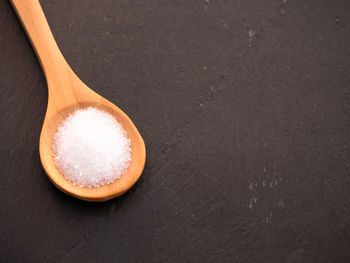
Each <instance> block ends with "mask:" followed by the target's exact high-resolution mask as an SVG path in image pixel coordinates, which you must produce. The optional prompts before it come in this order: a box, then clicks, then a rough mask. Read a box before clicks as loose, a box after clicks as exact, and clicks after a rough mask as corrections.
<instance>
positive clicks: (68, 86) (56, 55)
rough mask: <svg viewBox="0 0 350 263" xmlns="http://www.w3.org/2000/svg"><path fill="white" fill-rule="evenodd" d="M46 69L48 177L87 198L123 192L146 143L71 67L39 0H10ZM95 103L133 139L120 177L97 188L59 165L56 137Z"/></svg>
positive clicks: (43, 143) (140, 164) (43, 139)
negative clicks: (76, 180) (75, 179)
mask: <svg viewBox="0 0 350 263" xmlns="http://www.w3.org/2000/svg"><path fill="white" fill-rule="evenodd" d="M11 3H12V5H13V7H14V9H15V10H16V13H17V15H18V17H19V18H20V20H21V22H22V25H23V27H24V28H25V30H26V32H27V34H28V37H29V39H30V40H31V43H32V46H33V48H34V49H35V51H36V54H37V56H38V58H39V60H40V64H41V66H42V69H43V71H44V72H45V76H46V81H47V86H48V90H49V96H48V105H47V109H46V115H45V120H44V124H43V126H42V130H41V135H40V147H39V151H40V159H41V163H42V165H43V167H44V170H45V171H46V174H47V176H48V177H49V179H50V180H51V181H52V182H53V183H54V184H55V185H56V186H57V187H58V188H59V189H60V190H62V191H63V192H65V193H67V194H70V195H72V196H74V197H77V198H79V199H82V200H86V201H93V202H102V201H106V200H109V199H112V198H114V197H117V196H120V195H122V194H124V193H125V192H126V191H127V190H129V189H130V188H131V187H132V186H133V185H134V184H135V183H136V181H137V180H138V179H139V178H140V176H141V173H142V171H143V168H144V165H145V159H146V151H145V144H144V142H143V139H142V137H141V135H140V134H139V132H138V130H137V129H136V127H135V125H134V124H133V123H132V121H131V120H130V118H129V117H128V116H127V115H126V114H125V113H124V112H123V111H121V110H120V109H119V108H118V107H116V106H115V105H114V104H112V103H111V102H109V101H108V100H106V99H104V98H103V97H101V96H100V95H98V94H97V93H95V92H94V91H92V90H91V89H90V88H88V87H87V86H86V85H85V84H84V83H83V82H82V81H81V80H80V79H79V78H78V77H77V76H76V75H75V73H74V72H73V71H72V69H71V68H70V67H69V65H68V63H67V62H66V60H65V59H64V57H63V56H62V54H61V52H60V50H59V48H58V46H57V44H56V41H55V39H54V37H53V35H52V33H51V30H50V28H49V25H48V23H47V21H46V18H45V15H44V13H43V11H42V8H41V6H40V2H39V0H25V1H22V0H11ZM86 107H95V108H98V109H100V110H103V111H105V112H108V113H110V114H112V115H113V116H114V117H115V119H116V120H117V121H118V122H119V123H120V124H121V125H122V127H123V128H124V130H125V131H126V133H127V136H128V138H129V139H130V146H131V163H130V167H129V168H128V169H127V171H126V172H125V173H124V174H123V175H121V177H120V178H119V179H118V180H115V181H114V182H112V183H111V184H106V185H103V186H101V187H98V188H88V187H79V186H74V185H73V184H72V183H71V182H69V181H67V180H66V179H65V177H64V175H63V174H61V173H60V171H59V170H58V169H57V167H56V165H55V162H54V154H53V148H52V144H53V137H54V134H55V133H56V131H57V127H58V126H59V125H60V123H61V122H62V121H63V120H64V119H66V118H67V117H68V115H69V114H70V113H72V112H74V111H75V110H77V109H79V108H86Z"/></svg>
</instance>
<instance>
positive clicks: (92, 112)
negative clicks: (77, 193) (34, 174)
mask: <svg viewBox="0 0 350 263" xmlns="http://www.w3.org/2000/svg"><path fill="white" fill-rule="evenodd" d="M53 140H54V143H53V153H54V160H55V164H56V167H57V168H58V170H59V171H60V172H61V173H62V174H63V175H64V177H65V178H66V179H67V180H68V181H70V182H71V183H72V184H74V185H78V186H80V187H90V188H91V187H99V186H102V185H104V184H110V183H112V182H113V181H115V180H116V179H118V178H120V176H121V175H122V174H123V173H125V171H126V170H127V169H128V167H129V165H130V162H131V148H130V139H128V138H127V134H126V132H125V130H124V129H123V127H122V126H121V124H120V123H119V122H117V120H116V119H115V118H114V117H113V116H112V115H111V114H109V113H107V112H105V111H101V110H99V109H96V108H93V107H88V108H85V109H78V110H76V111H74V112H73V113H71V114H70V115H69V116H68V117H67V118H66V119H65V120H64V121H62V123H61V124H60V126H59V127H58V128H57V132H56V134H55V135H54V138H53Z"/></svg>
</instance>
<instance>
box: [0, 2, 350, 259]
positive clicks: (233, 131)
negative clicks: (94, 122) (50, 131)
mask: <svg viewBox="0 0 350 263" xmlns="http://www.w3.org/2000/svg"><path fill="white" fill-rule="evenodd" d="M283 2H284V1H282V0H281V1H279V0H265V1H258V0H245V1H242V0H241V1H238V0H237V1H235V0H232V1H214V0H211V1H209V3H208V1H204V0H203V1H177V0H174V1H154V0H147V1H144V0H135V1H126V0H125V1H124V0H116V1H110V0H89V1H86V0H75V1H62V0H60V1H58V0H47V1H41V3H42V6H43V9H44V12H45V14H46V17H47V19H48V22H49V24H50V26H51V29H52V31H53V34H54V36H55V39H56V41H57V43H58V46H59V47H60V49H61V51H62V53H63V54H64V56H65V58H66V59H67V61H68V62H69V64H70V66H71V67H72V68H73V70H74V71H75V72H76V73H77V75H78V76H79V77H80V78H81V79H82V80H83V81H84V82H85V83H86V84H87V85H88V86H89V87H91V88H92V89H93V90H95V91H96V92H97V93H99V94H101V95H102V96H104V97H106V98H109V99H110V100H111V101H112V102H113V103H115V104H116V105H118V106H120V108H122V109H123V110H124V111H125V112H126V113H127V114H128V115H129V116H132V119H133V121H134V123H135V124H136V126H137V127H138V129H139V131H140V132H141V134H142V136H143V138H144V139H145V142H146V147H147V156H148V157H147V162H146V166H145V170H144V173H143V175H142V177H141V178H140V180H139V181H138V182H137V183H136V184H135V186H134V187H133V188H131V189H130V191H128V192H127V193H126V194H125V195H123V196H121V197H120V198H116V199H113V200H111V201H108V202H104V203H99V204H94V203H88V202H83V201H80V200H76V199H74V198H71V197H69V196H67V195H65V194H63V193H61V191H58V190H57V189H56V188H55V187H54V186H53V185H52V184H51V183H50V181H49V180H48V179H47V178H46V176H45V172H44V171H43V169H42V166H41V163H40V158H39V152H38V149H37V145H38V141H39V136H40V130H41V124H42V122H43V120H44V112H45V108H46V103H47V88H46V84H45V79H44V76H43V74H42V71H41V69H40V65H39V63H38V61H37V60H36V57H35V54H34V52H33V49H32V47H31V46H30V43H29V42H28V40H27V38H26V35H25V32H24V31H23V30H22V28H21V25H20V23H19V22H18V20H17V18H16V15H15V14H14V12H13V10H12V8H11V6H10V4H9V2H7V1H0V28H1V30H0V36H1V38H0V61H1V62H0V72H1V76H2V77H1V78H0V87H1V91H2V92H1V97H0V100H1V103H0V112H1V114H0V116H1V117H0V118H1V122H0V131H1V135H2V138H3V140H4V142H3V143H1V144H0V162H1V165H0V199H1V204H2V205H1V206H0V233H1V238H0V255H1V256H3V257H2V259H3V258H5V262H6V260H7V261H9V262H62V263H67V262H82V261H83V262H176V263H177V262H240V263H241V262H243V263H280V262H288V263H294V262H307V263H310V262H311V263H328V262H336V263H348V262H350V253H349V244H350V220H349V218H350V210H349V207H350V204H349V200H350V190H349V189H350V178H349V170H350V167H349V166H350V163H349V159H350V153H349V142H350V138H349V129H350V124H349V116H350V108H349V105H350V94H349V83H350V74H349V68H350V61H349V58H350V47H349V44H348V43H349V42H350V34H349V31H350V21H349V19H350V17H349V15H348V14H349V12H350V5H349V1H348V0H340V1H319V0H309V1H299V0H295V1H292V0H289V1H287V3H286V4H284V5H282V3H283ZM249 30H251V31H250V34H249ZM250 36H251V37H250Z"/></svg>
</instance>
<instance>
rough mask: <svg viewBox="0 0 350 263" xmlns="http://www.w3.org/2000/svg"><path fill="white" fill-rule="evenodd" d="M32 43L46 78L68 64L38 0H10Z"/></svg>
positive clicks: (52, 75) (51, 76)
mask: <svg viewBox="0 0 350 263" xmlns="http://www.w3.org/2000/svg"><path fill="white" fill-rule="evenodd" d="M10 2H11V4H12V6H13V8H14V9H15V11H16V13H17V16H18V17H19V19H20V21H21V23H22V25H23V27H24V28H25V31H26V33H27V35H28V37H29V39H30V41H31V43H32V46H33V48H34V50H35V53H36V55H37V57H38V58H39V61H40V64H41V67H42V69H43V71H44V73H45V76H46V79H47V81H48V82H49V80H50V79H52V78H55V76H56V75H57V73H58V72H61V71H62V70H60V69H62V68H65V67H66V66H68V64H67V62H66V61H65V59H64V57H63V55H62V53H61V51H60V50H59V48H58V46H57V44H56V41H55V39H54V37H53V35H52V32H51V30H50V27H49V24H48V23H47V20H46V18H45V15H44V12H43V10H42V8H41V5H40V2H39V0H10Z"/></svg>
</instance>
